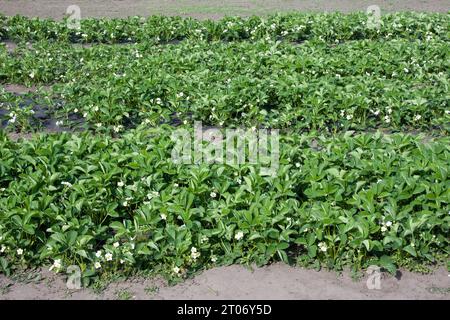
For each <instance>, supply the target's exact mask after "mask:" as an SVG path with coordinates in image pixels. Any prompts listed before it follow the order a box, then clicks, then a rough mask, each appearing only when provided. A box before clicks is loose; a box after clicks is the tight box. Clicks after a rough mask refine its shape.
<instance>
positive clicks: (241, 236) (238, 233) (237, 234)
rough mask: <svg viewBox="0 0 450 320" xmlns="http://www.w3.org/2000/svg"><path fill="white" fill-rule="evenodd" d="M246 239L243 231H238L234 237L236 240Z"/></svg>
mask: <svg viewBox="0 0 450 320" xmlns="http://www.w3.org/2000/svg"><path fill="white" fill-rule="evenodd" d="M243 237H244V233H243V232H242V231H238V232H236V234H235V235H234V238H235V239H236V240H238V241H239V240H241V239H242V238H243Z"/></svg>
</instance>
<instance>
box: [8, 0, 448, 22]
mask: <svg viewBox="0 0 450 320" xmlns="http://www.w3.org/2000/svg"><path fill="white" fill-rule="evenodd" d="M374 4H376V5H378V6H379V7H380V8H381V11H382V12H390V11H433V12H448V11H449V10H450V1H448V0H408V1H400V0H377V1H373V0H362V1H355V0H339V1H336V0H228V1H223V0H208V1H206V0H165V1H161V0H126V1H125V0H112V1H104V0H0V13H3V14H5V15H16V14H21V15H25V16H30V17H45V18H54V19H61V18H63V16H64V14H65V13H66V10H67V7H68V6H70V5H78V6H79V7H80V9H81V17H127V16H135V15H140V16H151V15H155V14H162V15H180V16H190V17H195V18H200V19H206V18H209V19H219V18H221V17H223V16H226V15H240V16H249V15H253V14H256V15H265V14H269V13H274V12H285V11H294V10H296V11H316V12H317V11H322V12H323V11H341V12H352V11H366V9H367V7H368V6H370V5H374Z"/></svg>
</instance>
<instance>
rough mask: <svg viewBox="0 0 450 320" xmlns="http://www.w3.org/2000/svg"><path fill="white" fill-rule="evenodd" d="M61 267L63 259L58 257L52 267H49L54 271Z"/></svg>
mask: <svg viewBox="0 0 450 320" xmlns="http://www.w3.org/2000/svg"><path fill="white" fill-rule="evenodd" d="M59 268H61V259H56V260H55V261H54V262H53V264H52V266H51V267H50V269H48V270H49V271H52V270H53V269H59Z"/></svg>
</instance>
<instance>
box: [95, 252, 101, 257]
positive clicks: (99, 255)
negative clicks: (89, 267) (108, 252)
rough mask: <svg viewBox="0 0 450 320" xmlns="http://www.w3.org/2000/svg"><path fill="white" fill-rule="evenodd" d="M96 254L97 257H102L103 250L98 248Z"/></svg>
mask: <svg viewBox="0 0 450 320" xmlns="http://www.w3.org/2000/svg"><path fill="white" fill-rule="evenodd" d="M95 256H96V257H97V258H100V257H101V256H102V251H101V250H98V251H97V252H96V253H95Z"/></svg>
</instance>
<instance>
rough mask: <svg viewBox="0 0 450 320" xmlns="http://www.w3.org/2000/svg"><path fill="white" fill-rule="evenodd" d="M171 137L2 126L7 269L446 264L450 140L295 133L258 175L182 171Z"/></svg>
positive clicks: (1, 202) (2, 232)
mask: <svg viewBox="0 0 450 320" xmlns="http://www.w3.org/2000/svg"><path fill="white" fill-rule="evenodd" d="M171 133H172V129H170V128H169V127H166V126H162V127H160V128H158V129H147V128H145V127H143V126H142V127H139V128H138V129H136V130H132V131H130V132H128V133H127V134H125V135H124V136H123V137H121V138H120V139H112V138H108V137H104V136H98V135H97V136H93V135H91V134H88V133H84V134H81V135H70V134H66V133H64V134H56V135H40V136H36V137H34V138H32V139H30V140H19V141H18V142H13V141H11V140H9V139H8V137H7V136H6V135H5V134H4V133H2V132H1V131H0V159H1V160H0V172H1V175H0V270H1V271H2V272H4V273H7V274H9V273H10V272H11V271H13V270H15V269H17V268H25V267H27V266H30V265H33V266H37V265H47V266H50V265H52V267H51V269H52V270H55V271H62V270H65V268H66V267H67V266H69V265H78V266H80V267H81V269H82V271H83V275H84V278H85V280H86V281H87V279H89V278H90V277H92V276H94V275H96V274H100V273H102V272H111V271H115V270H122V271H125V272H127V271H130V270H137V269H154V270H159V269H158V268H159V267H163V268H162V269H161V272H165V273H166V274H167V275H168V276H172V277H180V276H184V275H186V274H189V272H191V271H195V270H198V269H201V268H204V267H206V266H211V265H216V264H224V263H233V262H240V263H252V262H255V263H258V264H260V265H262V264H265V263H268V262H270V261H277V260H282V261H285V262H289V261H290V262H295V261H296V262H297V263H300V264H302V265H315V266H327V267H331V268H336V269H341V268H342V267H343V266H345V265H350V266H353V267H354V268H355V269H360V268H363V267H366V266H367V265H369V264H379V265H381V266H383V267H385V268H387V269H388V270H390V271H392V272H393V271H394V270H395V267H396V266H403V265H408V266H413V265H414V264H415V263H417V262H419V263H422V264H423V263H425V264H426V263H435V262H438V261H442V260H443V259H445V258H448V253H449V239H448V234H449V227H450V224H449V223H450V215H449V214H450V204H449V201H450V179H449V170H450V167H449V164H450V147H449V146H450V143H449V142H450V141H449V139H448V138H439V139H437V140H432V141H427V142H422V140H421V137H414V136H409V135H403V134H395V135H390V136H386V135H382V134H380V133H377V134H358V135H352V134H351V133H350V132H348V133H344V134H341V135H336V136H334V137H333V138H324V137H321V136H318V137H317V134H310V135H297V134H289V135H285V136H282V137H281V142H280V143H281V146H280V166H279V169H278V171H277V174H276V176H274V177H271V176H268V177H264V176H261V175H260V174H259V172H258V169H259V165H250V164H241V165H226V164H211V165H206V164H202V165H180V164H175V163H174V162H173V161H172V160H171V150H172V148H173V141H171V138H170V134H171ZM313 140H314V141H316V144H317V146H313V147H312V146H311V145H312V144H313Z"/></svg>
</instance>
